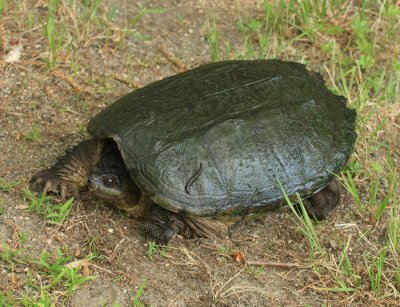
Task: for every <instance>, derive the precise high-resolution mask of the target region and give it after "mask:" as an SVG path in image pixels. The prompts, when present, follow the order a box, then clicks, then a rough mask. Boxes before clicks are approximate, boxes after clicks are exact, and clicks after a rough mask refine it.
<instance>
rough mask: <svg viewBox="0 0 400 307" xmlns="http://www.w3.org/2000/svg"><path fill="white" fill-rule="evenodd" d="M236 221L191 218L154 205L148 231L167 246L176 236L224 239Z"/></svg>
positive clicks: (152, 237) (158, 241) (152, 236)
mask: <svg viewBox="0 0 400 307" xmlns="http://www.w3.org/2000/svg"><path fill="white" fill-rule="evenodd" d="M234 223H235V222H234V221H223V220H217V219H212V218H203V217H190V216H186V215H183V214H179V213H175V212H171V211H168V210H166V209H164V208H162V207H160V206H158V205H153V207H152V208H151V211H150V217H149V221H148V222H147V223H146V227H145V228H146V231H147V233H148V234H149V235H150V238H151V239H153V240H155V241H156V242H157V243H159V244H167V243H168V242H169V240H171V239H172V237H173V236H174V235H176V234H180V235H182V236H183V237H185V238H187V239H190V238H209V237H214V236H216V237H223V236H227V235H228V230H229V228H230V227H231V226H232V225H233V224H234Z"/></svg>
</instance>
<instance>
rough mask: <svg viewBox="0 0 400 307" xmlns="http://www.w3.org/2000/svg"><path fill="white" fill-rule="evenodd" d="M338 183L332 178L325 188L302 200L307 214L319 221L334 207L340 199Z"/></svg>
mask: <svg viewBox="0 0 400 307" xmlns="http://www.w3.org/2000/svg"><path fill="white" fill-rule="evenodd" d="M340 190H341V189H340V184H339V182H338V181H337V179H336V178H333V179H332V180H331V181H330V182H329V183H328V184H327V185H326V187H325V188H323V189H322V190H321V191H319V192H317V193H315V194H314V195H312V196H310V197H308V198H306V199H304V200H303V204H304V207H305V209H306V211H307V213H308V215H309V216H310V217H312V218H315V219H316V220H318V221H320V220H323V219H324V218H326V217H327V216H328V215H329V214H330V212H331V211H332V210H333V209H335V207H336V206H337V205H338V204H339V200H340Z"/></svg>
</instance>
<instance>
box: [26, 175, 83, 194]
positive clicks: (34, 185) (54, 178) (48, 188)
mask: <svg viewBox="0 0 400 307" xmlns="http://www.w3.org/2000/svg"><path fill="white" fill-rule="evenodd" d="M29 186H30V189H31V190H32V191H35V192H37V193H43V194H44V195H47V194H48V193H56V194H60V197H61V200H62V201H63V202H64V201H65V200H66V196H67V195H73V196H74V197H75V198H77V197H78V196H79V194H78V189H77V187H76V185H74V184H73V183H70V182H65V181H63V180H61V178H60V177H59V176H58V174H57V172H56V170H54V168H50V169H48V170H45V171H41V172H39V173H37V174H36V175H35V176H33V177H32V179H31V180H30V181H29Z"/></svg>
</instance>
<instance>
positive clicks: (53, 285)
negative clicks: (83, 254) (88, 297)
mask: <svg viewBox="0 0 400 307" xmlns="http://www.w3.org/2000/svg"><path fill="white" fill-rule="evenodd" d="M71 259H72V256H67V255H65V254H64V253H63V252H62V251H61V249H60V248H57V249H56V250H55V252H54V253H53V254H50V253H49V252H47V251H43V252H42V253H41V254H40V256H39V258H37V259H35V258H32V256H31V255H30V254H29V253H27V252H26V251H25V250H24V249H12V248H10V247H9V246H8V245H7V244H6V243H5V242H3V245H2V246H0V260H2V261H3V262H5V263H7V264H8V271H9V272H11V273H12V272H14V271H15V270H16V271H18V270H22V271H25V272H26V285H27V291H28V292H26V293H25V294H24V295H23V296H22V298H21V300H20V301H19V303H22V305H23V306H32V305H35V306H36V305H40V304H44V306H50V305H52V304H54V303H55V302H56V300H55V297H54V294H52V292H53V291H54V289H65V292H62V293H59V295H61V297H59V298H58V299H57V301H59V302H62V301H65V300H66V299H67V298H68V297H69V296H70V295H71V294H72V292H73V291H74V290H75V289H77V288H78V287H79V286H80V285H82V284H84V283H85V282H87V281H89V280H92V279H94V278H95V276H92V275H89V276H84V275H82V274H81V273H80V272H79V269H71V268H69V267H68V263H69V262H70V261H71ZM12 274H14V273H12ZM36 276H41V277H42V278H41V279H40V280H37V278H36ZM30 290H32V291H34V290H38V292H39V294H38V295H37V296H36V297H34V296H33V295H32V294H29V293H30V292H31V291H30ZM17 302H18V301H17V300H14V295H13V292H12V291H11V290H10V291H7V293H2V292H0V303H1V304H0V305H1V306H10V305H14V304H18V303H17Z"/></svg>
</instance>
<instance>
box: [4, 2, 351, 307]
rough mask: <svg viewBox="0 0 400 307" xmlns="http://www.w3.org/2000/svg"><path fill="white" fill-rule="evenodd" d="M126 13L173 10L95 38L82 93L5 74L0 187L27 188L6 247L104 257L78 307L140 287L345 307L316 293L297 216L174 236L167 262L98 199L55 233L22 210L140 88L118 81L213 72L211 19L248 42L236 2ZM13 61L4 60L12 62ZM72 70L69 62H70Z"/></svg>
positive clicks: (9, 197) (82, 71)
mask: <svg viewBox="0 0 400 307" xmlns="http://www.w3.org/2000/svg"><path fill="white" fill-rule="evenodd" d="M121 3H122V4H121V8H123V5H126V14H127V16H133V15H134V14H137V12H138V10H139V8H140V7H143V6H146V8H164V9H165V11H164V12H162V13H154V14H145V15H144V16H143V18H142V20H141V21H140V22H139V23H138V25H137V28H138V32H137V33H138V34H140V36H139V35H133V36H129V37H126V38H124V39H122V40H121V41H119V42H117V41H112V42H110V43H109V44H108V46H105V44H103V41H102V38H96V35H97V34H98V33H97V32H95V31H94V32H93V33H92V34H93V36H89V37H90V39H86V40H84V41H81V42H79V44H80V49H81V50H80V52H79V54H80V56H79V57H77V58H78V62H77V63H75V65H76V66H77V67H78V69H77V71H76V74H75V75H74V76H73V78H71V77H69V78H71V79H74V80H76V81H77V83H78V85H79V87H74V86H73V85H72V84H71V83H70V82H68V78H62V77H60V74H57V73H54V70H48V68H47V65H45V64H43V62H40V61H38V62H37V63H39V64H37V65H36V64H32V63H26V64H24V63H22V62H21V63H18V62H17V63H11V64H10V63H3V64H2V66H1V67H0V69H1V71H2V75H3V77H2V78H1V80H0V83H1V86H0V102H1V104H0V125H1V129H0V144H1V145H0V164H1V169H0V177H1V178H3V179H6V180H7V181H15V180H17V181H18V184H17V186H16V187H15V188H12V189H10V190H9V191H0V204H1V205H2V206H3V208H4V213H2V214H1V215H0V241H1V242H6V243H7V244H9V245H10V246H14V247H15V248H17V247H21V246H23V248H24V249H25V250H27V251H29V253H30V254H31V255H32V257H38V256H39V255H40V253H41V252H42V251H43V250H48V251H49V253H50V254H52V255H54V254H55V252H56V248H57V247H58V248H60V249H61V250H63V251H64V252H66V253H69V254H73V255H74V258H73V259H72V260H77V259H81V258H82V257H84V256H86V255H88V254H90V253H91V252H95V253H96V254H97V255H98V257H97V258H96V259H94V260H92V261H91V265H90V266H89V270H90V274H92V275H96V276H97V278H96V279H95V280H93V281H89V282H87V283H86V284H84V285H83V286H81V287H79V289H78V290H76V291H74V293H73V294H72V295H71V297H70V298H68V300H67V304H68V305H70V306H105V305H106V306H113V305H114V304H119V305H121V306H128V305H130V304H131V302H132V301H133V300H134V297H135V295H136V294H137V293H138V291H139V286H140V285H141V283H143V282H145V286H144V290H143V294H142V295H141V297H140V301H141V302H142V303H143V304H145V305H152V306H166V305H180V306H184V305H190V306H210V305H211V306H224V305H227V306H239V305H240V306H263V305H264V306H266V305H285V306H299V305H306V304H309V305H313V306H315V305H321V304H324V303H327V304H332V305H336V304H337V302H339V301H341V300H342V299H344V296H343V294H332V293H331V292H327V291H321V290H318V288H319V287H320V284H319V283H320V281H321V276H317V273H315V271H314V270H313V269H312V267H311V266H310V263H311V259H310V249H309V246H308V242H307V240H306V239H305V238H304V237H303V236H302V235H301V234H300V232H299V231H298V229H297V227H296V226H295V225H294V223H293V221H292V218H293V215H292V214H291V213H290V212H289V210H281V211H277V212H272V213H271V214H269V215H267V216H265V217H263V218H261V219H259V220H251V221H246V222H242V223H241V224H239V225H237V226H236V227H235V228H234V231H232V235H231V237H230V238H229V239H222V238H215V239H196V240H186V239H183V238H181V237H179V236H178V237H175V238H174V239H173V240H172V241H171V242H170V244H169V247H168V249H167V251H166V254H165V255H163V254H162V255H160V253H157V252H156V253H154V255H153V256H152V257H150V256H149V254H148V251H149V246H148V242H147V241H146V239H145V237H144V236H143V234H142V232H141V223H140V221H136V220H135V219H133V218H131V217H129V216H126V215H124V214H123V213H121V212H119V211H117V210H114V209H112V208H110V207H108V206H105V205H104V204H100V203H97V202H96V201H93V200H90V199H86V200H85V199H82V200H79V201H75V203H74V206H73V208H72V211H71V213H70V215H69V216H68V218H67V219H66V221H65V222H64V223H63V224H62V225H58V226H54V225H50V224H49V223H47V222H46V220H45V219H44V218H43V217H41V216H38V215H37V214H35V213H32V212H30V211H29V210H26V209H25V207H24V206H23V205H25V204H26V201H25V200H24V191H23V190H24V188H25V187H26V186H27V183H28V180H29V178H30V177H31V176H32V175H33V174H35V172H37V171H39V170H40V169H42V168H43V167H44V166H50V165H51V164H52V163H54V161H55V160H56V158H57V157H58V156H59V155H61V154H62V153H63V152H65V150H66V149H67V148H69V147H70V146H71V145H73V144H76V143H77V142H78V141H80V140H83V139H85V138H86V137H87V134H86V132H85V130H84V128H85V126H86V124H87V121H88V120H89V119H90V118H91V117H92V116H93V115H94V114H96V113H97V112H98V111H99V110H101V109H102V108H103V107H104V106H106V105H108V104H110V103H112V102H113V101H114V100H115V99H117V98H118V97H120V96H122V95H124V94H126V93H128V92H129V91H131V90H132V87H130V86H128V85H127V84H126V83H124V82H121V80H122V81H123V80H130V81H131V82H133V83H135V84H140V85H145V84H148V83H150V82H153V81H156V80H158V79H161V78H163V77H166V76H169V75H172V74H175V73H178V72H180V71H181V70H183V69H186V68H191V67H196V66H198V65H201V64H203V63H207V62H210V49H209V45H208V42H207V38H206V33H207V22H208V18H210V16H215V18H216V19H217V20H218V25H219V27H218V30H219V32H220V35H221V36H223V37H225V38H229V41H231V42H233V44H235V43H237V44H239V43H240V41H241V39H240V37H241V34H240V32H239V31H238V30H237V27H236V20H237V5H236V4H235V2H234V1H178V0H177V1H171V0H169V1H162V2H154V3H152V2H147V1H145V2H143V3H141V2H138V3H135V4H132V3H133V1H132V2H131V1H126V2H125V1H123V2H121ZM44 9H45V8H44ZM241 10H242V11H243V12H245V14H248V15H249V16H255V17H256V16H259V15H261V14H262V13H263V11H262V6H261V4H254V1H241ZM124 16H125V15H124V12H123V10H122V9H121V10H120V11H118V12H117V13H116V17H115V18H116V20H117V21H116V22H119V23H123V20H124ZM4 24H5V25H7V28H6V35H7V37H8V39H9V41H11V40H17V41H18V42H19V44H21V45H22V46H23V50H22V54H21V60H23V61H26V62H29V61H32V59H34V60H37V59H40V57H42V56H45V55H44V54H43V52H45V50H46V46H45V45H44V44H45V41H43V40H37V41H35V40H33V36H32V35H33V34H32V35H31V34H30V33H29V32H24V31H22V30H20V29H19V26H18V24H16V23H13V22H11V21H7V20H6V21H4ZM144 36H146V37H149V40H144V39H143V37H144ZM233 48H234V46H233ZM6 52H7V50H3V55H5V54H6ZM293 53H295V51H293ZM286 54H287V53H286ZM169 55H171V56H172V57H171V56H169ZM277 56H278V57H279V55H277ZM174 58H175V59H174ZM66 63H69V64H70V62H68V60H67V61H66ZM70 68H71V65H68V64H66V65H61V64H60V65H59V66H58V67H57V68H56V70H57V71H60V72H62V73H63V74H65V75H66V76H71V70H70ZM118 80H120V81H118ZM35 129H38V131H39V137H38V138H37V139H36V138H35V137H32V131H34V130H35ZM353 206H354V205H353V204H351V202H349V201H348V200H347V201H346V200H345V201H344V202H342V204H341V205H340V207H339V208H338V209H337V211H336V212H335V213H334V215H333V216H332V217H330V218H329V219H328V220H327V221H324V222H322V223H321V224H319V225H318V226H317V229H318V232H319V234H321V242H322V244H323V245H324V247H326V249H327V250H328V251H329V252H331V253H332V254H335V253H337V252H338V248H337V243H335V242H338V240H339V238H341V239H342V238H348V237H349V236H352V235H356V233H357V231H356V230H355V229H354V228H352V227H350V228H345V227H342V228H340V227H338V226H337V225H339V224H346V223H348V224H351V223H353V222H354V220H355V219H357V216H354V211H353ZM335 225H336V226H335ZM21 233H27V234H28V239H27V241H26V242H24V243H21V242H20V240H19V239H18V234H21ZM343 240H344V241H345V240H346V239H343ZM234 251H236V252H239V253H240V254H241V255H243V256H244V257H245V259H246V261H249V262H251V261H262V262H265V263H284V264H289V266H288V267H281V266H276V265H264V266H250V265H247V266H246V265H245V264H243V263H238V262H237V261H236V259H235V257H233V256H232V253H233V252H234ZM290 265H293V266H290ZM2 266H3V267H2ZM0 269H1V272H0V276H1V277H0V288H2V289H3V290H4V291H6V290H8V289H10V288H12V289H13V291H14V292H15V293H16V294H20V295H22V294H23V293H24V292H25V290H26V281H27V276H26V274H25V273H24V272H23V271H22V272H14V273H13V274H11V273H10V271H9V270H7V269H6V268H5V264H2V263H1V262H0Z"/></svg>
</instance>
